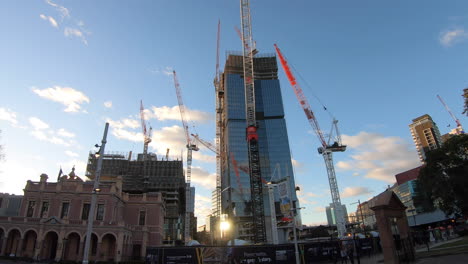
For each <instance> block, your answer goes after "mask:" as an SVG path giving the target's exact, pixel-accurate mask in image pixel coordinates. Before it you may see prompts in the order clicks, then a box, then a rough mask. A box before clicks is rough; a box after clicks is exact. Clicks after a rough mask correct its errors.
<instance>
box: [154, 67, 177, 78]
mask: <svg viewBox="0 0 468 264" xmlns="http://www.w3.org/2000/svg"><path fill="white" fill-rule="evenodd" d="M149 71H150V72H151V73H153V74H164V75H166V76H172V74H173V71H174V69H173V68H172V67H170V66H166V67H157V68H156V69H150V70H149Z"/></svg>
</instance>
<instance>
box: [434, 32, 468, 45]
mask: <svg viewBox="0 0 468 264" xmlns="http://www.w3.org/2000/svg"><path fill="white" fill-rule="evenodd" d="M467 39H468V32H467V31H466V30H465V29H463V28H454V29H451V30H445V31H443V32H441V33H440V35H439V42H440V43H441V44H442V45H443V46H445V47H450V46H453V45H455V44H456V43H460V42H463V41H465V40H467Z"/></svg>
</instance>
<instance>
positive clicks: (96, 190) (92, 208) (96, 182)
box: [82, 123, 109, 264]
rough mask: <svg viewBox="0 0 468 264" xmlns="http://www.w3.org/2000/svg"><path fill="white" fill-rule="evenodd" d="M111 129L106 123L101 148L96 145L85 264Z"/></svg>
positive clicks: (84, 262)
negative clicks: (108, 133) (108, 135)
mask: <svg viewBox="0 0 468 264" xmlns="http://www.w3.org/2000/svg"><path fill="white" fill-rule="evenodd" d="M108 129H109V123H106V126H105V128H104V135H103V137H102V141H101V146H99V145H97V144H96V145H95V146H96V147H99V151H98V152H97V154H98V155H96V158H97V159H98V160H97V166H96V173H95V176H94V185H93V191H92V193H91V206H90V208H89V215H88V223H87V224H88V226H87V229H86V240H85V247H84V252H83V262H82V263H83V264H88V262H89V260H88V258H89V247H90V245H91V234H92V232H93V222H94V211H95V210H96V203H97V194H98V193H99V192H100V191H101V189H100V188H99V179H100V177H101V169H102V158H103V156H104V149H105V147H106V142H107V130H108Z"/></svg>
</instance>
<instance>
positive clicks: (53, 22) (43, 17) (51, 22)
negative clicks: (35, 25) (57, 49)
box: [39, 14, 58, 28]
mask: <svg viewBox="0 0 468 264" xmlns="http://www.w3.org/2000/svg"><path fill="white" fill-rule="evenodd" d="M39 17H40V18H41V19H43V20H46V21H49V23H50V25H51V26H53V27H54V28H58V23H57V21H56V20H55V19H54V18H53V17H51V16H46V15H44V14H40V15H39Z"/></svg>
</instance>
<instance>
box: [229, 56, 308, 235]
mask: <svg viewBox="0 0 468 264" xmlns="http://www.w3.org/2000/svg"><path fill="white" fill-rule="evenodd" d="M242 59H243V58H242V56H241V54H234V53H229V54H228V56H227V61H226V65H225V68H224V73H223V75H222V80H221V90H223V92H224V94H223V100H222V106H221V111H222V115H221V116H222V118H221V126H222V129H221V185H222V186H221V190H222V193H221V197H222V198H221V207H222V212H223V214H231V215H233V219H232V220H231V221H233V222H234V226H235V231H234V232H235V237H236V238H239V239H247V240H251V235H252V234H251V233H250V226H251V223H250V222H251V213H252V212H251V202H250V177H249V175H248V173H247V171H248V164H249V160H248V152H247V141H246V127H247V125H246V119H245V97H244V96H245V93H244V80H243V64H242V62H243V61H242ZM254 71H255V103H256V119H257V124H258V135H259V151H260V165H261V173H262V178H263V179H264V180H265V181H266V182H269V181H272V180H274V181H277V180H280V179H283V178H286V177H288V176H289V179H290V180H289V188H288V189H289V194H290V195H289V197H291V198H292V201H293V206H297V197H296V194H295V191H294V190H295V184H294V175H293V168H292V163H291V154H290V149H289V141H288V132H287V129H286V121H285V119H284V109H283V102H282V96H281V89H280V84H279V80H278V66H277V62H276V57H275V55H274V54H263V55H262V54H257V55H256V56H255V58H254ZM274 196H275V210H276V212H277V214H276V216H277V219H278V220H280V219H281V217H282V216H283V215H282V214H281V212H280V198H279V195H278V191H277V190H276V191H275V195H274ZM263 197H264V199H263V200H264V208H265V226H266V233H267V239H268V241H269V242H271V238H272V233H271V230H272V226H271V212H270V211H271V210H270V200H269V196H268V190H267V187H266V186H265V185H264V188H263ZM297 218H298V219H299V221H300V217H299V216H298V217H297ZM278 230H279V231H278V233H279V241H280V242H281V241H285V237H286V235H287V229H278Z"/></svg>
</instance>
